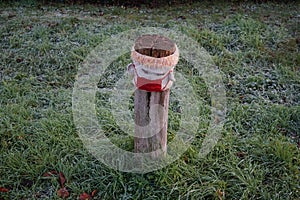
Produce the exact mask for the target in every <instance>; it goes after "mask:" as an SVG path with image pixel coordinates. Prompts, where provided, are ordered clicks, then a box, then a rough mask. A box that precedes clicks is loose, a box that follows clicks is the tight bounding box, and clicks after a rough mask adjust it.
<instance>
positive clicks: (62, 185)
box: [59, 172, 66, 187]
mask: <svg viewBox="0 0 300 200" xmlns="http://www.w3.org/2000/svg"><path fill="white" fill-rule="evenodd" d="M65 182H66V178H65V175H64V174H63V173H62V172H59V183H60V186H61V187H64V186H65Z"/></svg>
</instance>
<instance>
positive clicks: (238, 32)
mask: <svg viewBox="0 0 300 200" xmlns="http://www.w3.org/2000/svg"><path fill="white" fill-rule="evenodd" d="M299 21H300V3H299V2H296V1H291V2H290V3H280V2H277V3H273V2H266V3H261V4H258V3H251V2H246V3H219V2H215V3H210V2H208V1H203V2H201V3H193V4H182V5H181V4H176V5H172V6H169V5H167V6H165V7H161V6H160V7H158V8H155V9H150V8H147V7H145V6H142V7H139V8H129V7H123V6H122V7H121V6H120V7H117V6H100V5H91V4H84V5H76V4H75V5H64V4H40V3H35V2H33V1H24V2H23V1H21V2H15V3H7V2H6V3H5V2H0V36H1V37H0V45H1V48H0V136H1V137H0V199H1V200H2V199H5V200H6V199H18V200H19V199H59V196H60V194H59V192H58V191H59V189H60V188H62V187H65V188H66V190H67V191H68V192H69V197H68V199H79V197H80V195H82V193H84V192H85V193H88V194H91V193H93V195H91V196H93V199H218V200H221V199H293V200H296V199H300V153H299V148H300V54H299V50H300V29H299ZM144 26H147V27H157V28H166V29H176V30H179V31H180V32H181V33H182V34H184V35H186V36H188V37H190V38H193V39H194V40H195V41H196V42H198V43H199V44H198V45H200V46H202V47H204V48H205V49H206V51H207V52H208V53H209V54H210V55H211V57H212V59H213V62H214V63H215V64H216V66H218V69H219V71H220V73H221V75H222V80H223V84H224V86H225V88H226V97H227V106H226V107H227V113H226V120H225V123H224V127H223V130H222V132H221V134H222V137H221V138H220V139H219V141H218V143H217V144H216V146H215V147H214V148H213V150H212V151H211V152H210V153H209V154H208V155H206V156H205V157H203V158H199V157H198V156H197V155H198V152H199V150H200V149H201V144H202V142H203V140H204V138H205V136H206V135H207V134H208V130H209V129H208V127H209V121H210V106H211V104H212V102H211V96H210V93H209V90H208V87H207V85H206V84H205V81H204V80H203V78H202V77H201V76H200V75H199V73H198V72H197V71H195V70H194V69H193V66H192V64H191V63H189V62H187V61H186V60H184V59H181V60H180V61H179V63H178V66H177V67H176V71H177V72H180V73H181V74H182V75H184V77H185V78H186V79H187V80H188V81H189V83H190V84H191V86H192V89H193V91H194V93H195V95H196V97H197V98H198V100H199V102H201V105H200V104H199V105H198V106H199V110H200V111H201V119H203V120H201V123H199V125H198V128H197V130H196V132H195V133H193V134H195V139H194V141H193V142H192V145H191V146H190V147H189V148H188V150H187V151H186V152H185V153H184V154H183V155H182V156H181V157H180V158H179V159H178V160H176V161H174V162H173V163H171V164H170V165H168V166H166V167H164V168H162V169H159V170H156V171H153V172H149V173H144V174H139V173H128V172H121V171H117V170H114V169H111V168H109V167H108V166H106V165H105V164H103V163H102V162H100V161H99V160H97V159H96V158H95V157H94V156H93V155H92V154H91V153H90V152H89V151H88V150H87V149H86V147H85V146H84V144H83V142H82V140H81V139H80V137H79V134H78V129H77V128H76V124H75V123H74V121H73V112H72V94H73V87H74V83H75V81H76V75H77V73H78V69H79V68H80V66H81V65H82V64H83V63H84V60H85V58H86V57H87V56H88V55H89V53H90V52H91V51H92V50H93V49H95V48H96V47H97V46H98V45H101V43H102V42H105V41H107V40H110V38H111V37H112V36H113V35H116V34H119V33H121V32H123V31H129V30H131V29H136V28H139V27H144ZM175 42H176V41H175ZM129 51H130V49H128V53H127V54H124V55H122V56H120V57H119V58H118V59H117V60H115V61H114V62H113V63H111V64H110V65H109V67H108V68H107V70H106V71H105V73H104V75H103V76H102V78H101V81H99V83H98V87H99V88H102V89H103V88H108V90H107V92H103V90H99V92H97V93H96V106H95V107H96V111H97V119H98V123H99V124H101V126H102V127H103V129H104V130H105V132H106V135H107V136H108V137H109V138H110V139H111V141H113V142H114V144H116V145H117V146H119V147H121V148H123V149H126V150H128V151H131V150H132V148H133V146H132V145H133V141H132V137H130V136H127V134H126V133H124V132H123V131H122V130H121V129H120V127H119V126H118V124H117V123H116V121H115V119H114V116H113V115H112V113H111V105H110V104H109V98H110V95H111V93H110V91H111V90H110V89H111V88H113V87H114V84H115V83H116V82H117V80H118V79H120V74H122V73H123V72H124V70H126V65H127V64H128V63H129V62H131V61H130V54H129ZM175 78H176V74H175ZM131 103H132V102H131ZM179 104H180V102H178V101H177V100H176V95H174V94H173V93H171V96H170V108H169V129H168V137H169V140H170V141H171V140H172V138H174V137H175V136H176V132H177V131H178V129H179V128H180V119H181V115H180V112H178V108H179V107H180V105H179ZM130 110H131V112H133V111H132V106H131V107H130ZM187 131H188V130H187ZM59 172H61V173H60V175H59ZM62 175H63V176H62ZM63 179H65V181H64V180H63Z"/></svg>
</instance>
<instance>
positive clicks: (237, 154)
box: [236, 152, 247, 158]
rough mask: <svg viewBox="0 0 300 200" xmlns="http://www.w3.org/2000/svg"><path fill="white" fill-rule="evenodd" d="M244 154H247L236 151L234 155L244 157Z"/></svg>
mask: <svg viewBox="0 0 300 200" xmlns="http://www.w3.org/2000/svg"><path fill="white" fill-rule="evenodd" d="M246 155H247V153H245V152H237V153H236V156H237V157H239V158H244V157H245V156H246Z"/></svg>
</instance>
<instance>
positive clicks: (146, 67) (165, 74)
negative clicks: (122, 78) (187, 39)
mask: <svg viewBox="0 0 300 200" xmlns="http://www.w3.org/2000/svg"><path fill="white" fill-rule="evenodd" d="M175 47H176V50H175V52H174V53H173V54H172V55H169V56H166V57H162V58H155V57H151V56H147V55H143V54H140V53H139V52H137V51H136V50H135V49H134V47H133V48H132V50H131V59H132V61H133V63H132V64H129V65H128V66H127V69H128V72H129V73H130V74H132V75H133V76H134V77H133V82H134V84H135V86H136V87H137V88H138V89H141V90H146V91H149V92H161V91H164V90H167V89H169V88H170V87H171V86H172V84H173V82H174V81H175V79H174V74H173V69H174V67H175V66H176V64H177V63H178V60H179V50H178V48H177V46H176V45H175Z"/></svg>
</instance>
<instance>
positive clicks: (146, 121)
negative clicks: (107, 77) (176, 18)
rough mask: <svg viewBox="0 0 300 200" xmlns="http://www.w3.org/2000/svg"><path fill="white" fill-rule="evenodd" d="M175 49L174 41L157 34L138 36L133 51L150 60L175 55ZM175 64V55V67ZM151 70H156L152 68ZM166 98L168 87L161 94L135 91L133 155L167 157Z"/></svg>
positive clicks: (167, 98) (167, 99) (167, 101)
mask: <svg viewBox="0 0 300 200" xmlns="http://www.w3.org/2000/svg"><path fill="white" fill-rule="evenodd" d="M176 48H177V47H176V45H175V43H174V42H173V41H171V40H170V39H168V38H166V37H163V36H159V35H144V36H141V37H139V38H138V39H137V40H136V41H135V45H134V51H136V52H138V53H139V54H141V55H146V57H147V56H150V57H153V58H166V57H167V56H170V55H172V54H174V52H175V51H176ZM173 60H174V59H173ZM175 60H176V58H175ZM177 62H178V56H177V60H176V63H175V65H176V64H177ZM173 63H174V62H173ZM175 65H174V66H173V67H175ZM152 67H153V66H152ZM152 69H153V70H154V71H155V66H154V68H152ZM144 71H145V70H144ZM146 73H148V72H146ZM149 73H150V72H149ZM151 73H153V71H152V72H151ZM154 74H155V73H154ZM169 95H170V89H169V88H167V89H166V90H163V91H146V90H141V89H136V90H135V94H134V113H135V132H134V134H135V137H134V151H135V152H136V153H150V152H151V157H152V158H159V157H161V156H164V155H166V151H167V127H168V108H169ZM145 127H146V129H145ZM148 136H149V137H148Z"/></svg>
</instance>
